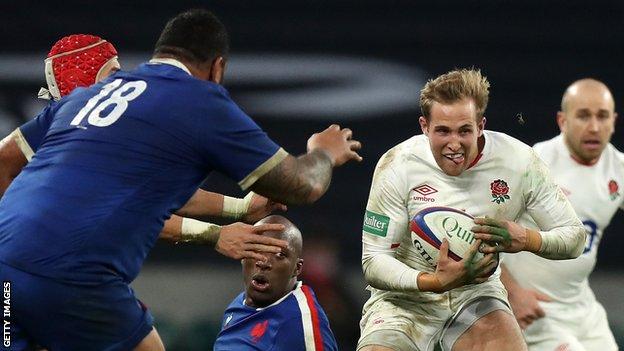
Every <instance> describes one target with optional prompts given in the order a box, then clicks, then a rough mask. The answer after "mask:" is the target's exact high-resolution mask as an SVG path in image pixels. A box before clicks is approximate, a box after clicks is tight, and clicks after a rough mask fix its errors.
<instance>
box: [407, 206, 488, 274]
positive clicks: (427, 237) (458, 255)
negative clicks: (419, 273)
mask: <svg viewBox="0 0 624 351" xmlns="http://www.w3.org/2000/svg"><path fill="white" fill-rule="evenodd" d="M474 225H475V223H474V217H472V216H471V215H469V214H467V213H465V212H463V211H460V210H456V209H454V208H451V207H428V208H425V209H424V210H421V211H420V212H418V213H416V215H415V216H414V218H412V220H411V222H410V229H411V232H412V233H411V234H412V244H413V245H414V249H415V250H416V251H417V252H418V255H420V256H421V257H422V258H423V259H424V260H425V261H427V262H428V263H429V264H430V265H431V266H432V267H435V266H436V265H437V264H438V256H439V253H440V245H442V240H444V239H445V238H446V240H448V242H449V254H448V256H449V258H451V259H453V260H455V261H460V260H461V259H462V258H464V257H465V255H466V254H467V253H468V251H469V250H470V246H471V245H472V244H473V243H474V241H475V240H476V239H475V238H474V233H473V232H472V231H471V230H470V228H472V227H473V226H474ZM482 257H483V254H482V253H481V252H477V254H476V255H475V258H476V259H480V258H482Z"/></svg>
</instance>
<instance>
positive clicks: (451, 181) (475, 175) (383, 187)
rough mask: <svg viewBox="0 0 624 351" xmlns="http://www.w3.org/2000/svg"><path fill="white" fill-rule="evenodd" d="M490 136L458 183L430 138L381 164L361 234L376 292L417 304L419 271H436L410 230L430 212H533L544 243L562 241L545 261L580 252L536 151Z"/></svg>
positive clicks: (568, 215) (579, 231) (568, 213)
mask: <svg viewBox="0 0 624 351" xmlns="http://www.w3.org/2000/svg"><path fill="white" fill-rule="evenodd" d="M484 136H485V145H484V148H483V150H482V153H481V154H480V155H479V157H477V160H476V162H473V165H472V167H470V168H468V169H467V170H465V171H464V172H463V173H462V174H461V175H459V176H449V175H447V174H445V173H444V172H443V171H442V169H440V167H439V166H438V164H437V163H436V161H435V159H434V157H433V154H432V152H431V148H430V146H429V139H428V138H427V136H425V135H417V136H414V137H412V138H410V139H408V140H406V141H404V142H402V143H401V144H399V145H397V146H395V147H393V148H392V149H390V150H389V151H388V152H386V153H385V154H384V155H383V156H382V157H381V159H380V160H379V162H378V164H377V167H376V169H375V174H374V176H373V182H372V185H371V190H370V194H369V199H368V204H367V206H366V214H365V220H364V226H363V231H362V242H363V250H362V265H363V268H364V273H365V276H366V278H367V281H369V282H370V283H371V285H372V286H375V287H377V288H379V289H383V290H388V291H405V292H410V293H409V294H408V295H410V296H412V297H414V296H415V295H417V294H414V293H413V292H414V291H415V290H417V284H416V280H417V279H416V277H417V275H418V273H419V271H425V272H434V271H435V267H434V266H433V265H432V264H430V263H428V262H427V260H426V258H425V257H424V256H423V255H421V254H420V253H419V250H418V249H417V246H415V245H414V243H413V242H412V240H411V235H410V229H409V222H410V220H411V218H413V216H414V215H415V214H416V213H417V212H419V211H420V210H422V209H424V208H427V207H431V206H449V207H453V208H456V209H460V210H464V211H465V212H466V213H468V214H470V215H472V216H475V217H481V216H489V217H493V218H496V219H505V220H511V221H517V220H518V219H520V217H521V216H522V215H523V214H525V213H528V214H529V215H530V216H531V217H533V218H534V219H535V222H536V223H537V224H538V225H539V228H541V230H542V231H541V232H540V233H541V234H542V236H543V237H547V236H550V237H557V238H558V239H557V240H556V241H557V243H556V244H558V245H559V246H558V247H556V248H554V247H544V246H545V245H543V246H542V251H543V254H546V255H549V254H550V255H552V253H553V252H555V251H558V252H559V253H567V255H570V253H571V252H575V251H578V250H579V249H580V246H581V245H582V243H583V241H584V236H585V233H584V230H583V227H582V224H581V222H580V221H579V220H578V218H577V217H576V214H575V213H574V210H573V209H572V206H571V205H570V203H569V202H568V200H567V199H566V197H565V195H564V194H563V193H562V192H561V190H560V189H559V188H558V187H557V185H556V184H555V183H554V182H553V180H552V179H551V177H550V175H549V172H548V169H547V168H546V166H545V165H544V163H543V162H542V161H541V160H540V159H539V157H538V156H537V155H536V153H535V152H534V151H533V150H532V149H531V147H529V146H528V145H526V144H524V143H522V142H520V141H518V140H516V139H514V138H512V137H510V136H508V135H505V134H502V133H498V132H493V131H484ZM468 229H469V228H468ZM545 242H546V240H545ZM550 242H553V241H552V240H550ZM546 246H547V245H546ZM499 274H500V269H497V272H496V273H495V274H494V275H493V276H492V277H491V278H490V279H496V280H498V279H499V278H498V277H499ZM373 290H375V289H373ZM423 297H424V296H423Z"/></svg>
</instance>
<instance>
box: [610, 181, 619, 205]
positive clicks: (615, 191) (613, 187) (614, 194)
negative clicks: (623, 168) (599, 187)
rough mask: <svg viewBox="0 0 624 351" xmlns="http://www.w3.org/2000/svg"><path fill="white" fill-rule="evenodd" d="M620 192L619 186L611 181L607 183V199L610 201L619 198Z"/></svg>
mask: <svg viewBox="0 0 624 351" xmlns="http://www.w3.org/2000/svg"><path fill="white" fill-rule="evenodd" d="M619 190H620V186H619V185H618V183H617V182H616V181H615V180H613V179H611V180H610V181H609V198H611V201H613V200H615V199H617V198H618V197H619V196H620V193H619Z"/></svg>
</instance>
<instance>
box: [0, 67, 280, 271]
mask: <svg viewBox="0 0 624 351" xmlns="http://www.w3.org/2000/svg"><path fill="white" fill-rule="evenodd" d="M30 127H31V128H34V130H30V132H27V129H28V128H26V129H24V128H22V131H23V132H25V134H27V137H26V139H27V140H28V139H29V138H28V136H29V135H30V136H32V135H34V136H35V137H36V138H39V140H37V142H36V145H32V146H34V148H36V151H37V152H36V153H35V155H34V157H33V159H32V161H31V162H30V163H29V164H28V165H27V166H26V167H25V168H24V169H23V171H22V172H21V174H20V175H19V176H18V177H17V178H16V179H15V180H14V181H13V183H12V184H11V186H10V187H9V189H8V190H7V192H6V193H5V195H4V197H3V198H2V200H1V201H0V261H1V262H4V263H6V264H8V265H11V266H13V267H15V268H17V269H20V270H23V271H26V272H29V273H33V274H37V275H41V276H45V277H50V278H53V279H57V280H62V281H68V282H84V283H101V282H105V281H108V280H111V279H119V278H121V279H123V281H125V282H130V281H132V280H133V279H134V278H135V277H136V275H137V274H138V271H139V269H140V267H141V265H142V263H143V260H144V259H145V257H146V255H147V253H148V251H149V250H150V249H151V247H152V246H153V245H154V242H155V240H156V238H157V237H158V233H159V232H160V230H161V229H162V226H163V223H164V221H165V220H166V219H167V218H169V216H170V215H171V213H172V212H174V211H175V210H176V209H178V208H180V207H181V206H182V205H184V203H185V202H186V201H187V200H188V199H189V198H190V196H191V195H192V194H193V193H194V192H195V191H196V189H197V187H198V186H199V184H200V183H201V181H202V180H203V179H204V178H205V176H206V174H207V173H208V172H209V171H211V170H218V171H220V172H222V173H224V174H226V175H228V176H229V177H230V178H232V179H234V180H236V181H237V182H239V185H240V186H241V187H242V188H243V189H245V188H247V187H249V186H250V185H251V184H253V182H254V181H255V180H257V179H258V178H259V177H260V176H262V175H263V174H264V173H266V172H267V171H268V170H270V169H271V168H272V167H273V166H274V165H276V164H277V163H279V162H280V161H281V160H282V159H283V158H284V157H285V156H286V155H287V154H286V152H285V151H284V150H282V149H281V148H279V146H277V145H276V144H275V143H274V142H272V141H271V140H270V139H269V138H268V136H267V135H266V134H265V133H264V132H263V131H262V130H261V129H260V128H259V127H258V126H257V125H256V124H255V123H254V122H253V121H252V120H251V119H250V118H249V117H248V116H247V115H246V114H245V113H244V112H242V111H241V110H240V108H239V107H238V106H237V105H236V104H235V103H234V102H233V101H232V100H231V99H230V97H229V95H228V93H227V91H226V90H225V89H224V88H223V87H221V86H220V85H218V84H213V83H210V82H206V81H203V80H199V79H196V78H194V77H192V76H191V75H190V74H189V73H188V71H187V70H186V68H185V67H184V66H182V65H181V64H180V63H179V62H177V61H174V62H172V63H171V64H165V63H146V64H143V65H141V66H139V68H137V69H136V70H134V71H131V72H118V73H116V74H114V75H113V76H111V77H110V78H108V79H106V80H105V81H103V82H101V83H99V84H96V85H93V86H91V87H90V88H86V89H76V90H75V91H74V92H73V93H72V94H71V95H69V96H68V97H66V98H64V99H62V100H61V101H60V102H59V103H55V104H52V105H50V106H49V107H48V108H46V109H45V110H44V111H43V112H42V113H41V114H40V115H39V116H38V117H37V118H36V119H35V120H34V121H33V122H32V123H31V126H30ZM42 129H43V130H42ZM37 131H39V133H37ZM29 141H30V140H29Z"/></svg>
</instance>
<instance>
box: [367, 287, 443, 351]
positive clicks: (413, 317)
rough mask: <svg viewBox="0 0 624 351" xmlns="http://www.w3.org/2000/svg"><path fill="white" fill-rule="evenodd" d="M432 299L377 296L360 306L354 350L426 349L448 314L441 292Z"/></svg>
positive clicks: (424, 350)
mask: <svg viewBox="0 0 624 351" xmlns="http://www.w3.org/2000/svg"><path fill="white" fill-rule="evenodd" d="M435 298H436V299H435V300H432V299H428V296H426V297H424V298H422V301H418V302H417V301H411V300H408V299H405V298H403V297H402V296H401V297H394V296H392V297H389V298H388V299H385V298H378V299H376V300H374V301H372V302H371V301H369V302H367V303H366V305H365V306H364V314H363V316H362V320H361V322H360V330H361V336H360V340H359V341H358V345H357V350H358V351H362V350H366V351H388V350H392V351H427V350H428V349H429V344H430V343H431V340H432V339H433V337H434V336H435V335H436V333H437V332H438V331H439V330H440V329H442V327H443V326H444V323H445V321H446V320H447V319H448V318H449V317H450V316H451V311H450V310H449V309H448V307H447V305H446V301H447V299H445V298H444V296H443V295H440V296H439V297H438V296H437V295H436V296H435Z"/></svg>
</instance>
